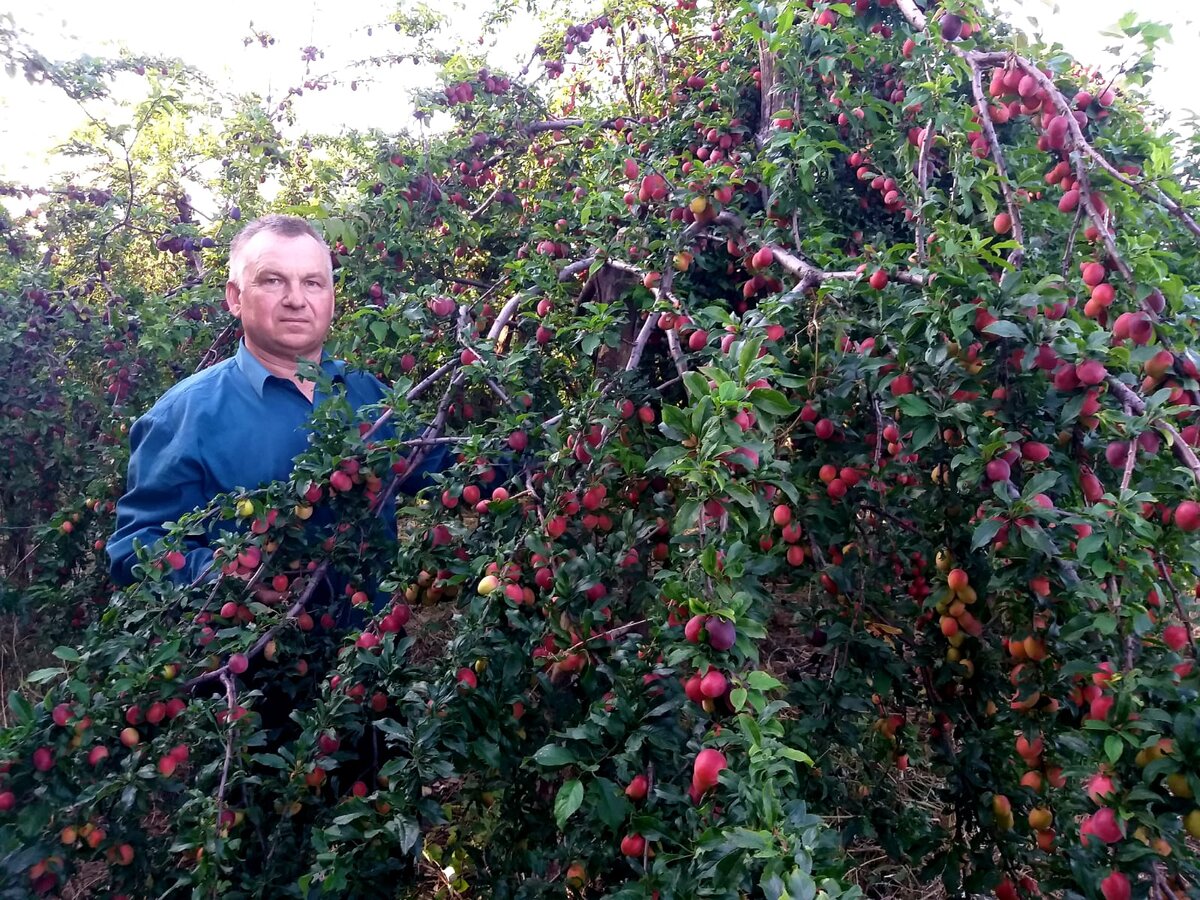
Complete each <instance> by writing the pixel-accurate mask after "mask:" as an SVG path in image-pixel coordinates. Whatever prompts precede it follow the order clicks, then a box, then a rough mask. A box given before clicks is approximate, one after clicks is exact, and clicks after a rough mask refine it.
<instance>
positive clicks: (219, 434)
mask: <svg viewBox="0 0 1200 900" xmlns="http://www.w3.org/2000/svg"><path fill="white" fill-rule="evenodd" d="M225 300H226V303H227V305H228V307H229V311H230V312H231V313H232V314H233V315H234V316H236V317H237V318H238V319H240V320H241V323H242V329H243V332H244V337H243V339H242V341H241V343H240V344H239V346H238V350H237V353H236V354H235V355H234V356H233V357H231V358H229V359H226V360H224V361H223V362H220V363H217V364H216V365H214V366H211V367H210V368H208V369H205V370H204V371H202V372H198V373H197V374H195V375H192V376H190V377H189V378H186V379H184V380H183V381H181V382H180V383H179V384H177V385H175V386H174V387H173V388H171V389H170V390H168V391H167V392H166V393H165V394H163V396H162V397H161V398H160V399H159V400H158V402H157V403H155V404H154V406H153V407H152V408H151V409H150V411H149V412H147V413H146V414H145V415H143V416H142V417H141V418H140V419H138V420H137V422H136V423H135V424H134V426H133V429H132V431H131V433H130V450H131V453H130V458H129V477H128V480H127V484H126V493H125V496H124V497H122V498H121V500H120V501H119V502H118V504H117V530H116V533H115V534H114V535H113V536H112V539H111V540H110V541H109V542H108V548H107V549H108V555H109V560H110V565H109V571H110V573H111V575H112V578H113V581H115V582H116V583H118V584H130V583H132V582H133V581H135V580H136V578H137V574H136V573H135V571H134V567H135V566H136V564H137V556H136V554H135V552H134V541H137V542H139V543H140V544H142V545H143V546H147V547H148V546H152V545H153V544H154V543H155V542H157V541H158V540H159V539H160V538H162V537H163V536H164V535H165V534H166V529H165V528H164V527H163V523H165V522H170V521H175V520H177V519H178V518H179V517H180V516H182V515H184V514H185V513H188V512H191V511H192V510H193V509H196V508H198V507H204V506H206V505H207V504H208V503H209V501H210V500H211V499H212V498H213V497H214V496H216V495H217V494H220V493H223V492H227V491H232V490H234V489H236V488H239V487H242V488H254V487H258V486H260V485H263V484H267V483H270V482H272V481H280V480H284V479H286V478H287V477H288V476H289V475H290V474H291V470H292V465H293V461H294V460H295V457H296V456H297V455H298V454H300V453H302V452H303V451H304V450H305V449H306V448H307V446H308V431H307V429H306V427H305V426H306V424H307V422H308V420H309V417H310V416H311V415H312V413H313V410H314V409H315V408H316V407H317V406H319V405H321V404H322V403H323V402H324V401H326V400H327V399H329V397H328V396H326V395H324V394H322V393H321V391H320V390H318V386H317V384H316V382H313V381H309V380H306V379H303V378H301V377H300V375H299V366H300V361H301V360H308V361H310V362H312V363H314V364H319V366H320V368H321V370H322V371H323V372H324V373H325V374H326V375H328V376H329V377H330V378H331V379H332V382H333V384H334V390H335V392H340V391H344V392H345V395H346V398H347V400H348V401H349V403H350V405H351V406H352V407H353V408H354V409H356V410H357V409H361V408H362V407H364V406H367V405H370V404H373V403H378V402H379V401H380V400H381V399H382V398H383V397H384V396H385V394H386V391H387V389H386V387H385V386H384V385H383V383H382V382H380V381H379V380H378V379H376V378H375V377H374V376H372V375H369V374H366V373H362V372H353V371H348V370H347V369H346V364H345V362H342V361H339V360H335V359H332V358H330V357H329V356H328V354H326V353H325V352H324V345H325V338H326V336H327V335H328V334H329V326H330V322H331V321H332V318H333V309H334V298H333V266H332V261H331V257H330V253H329V248H328V247H327V246H326V244H325V242H324V241H323V240H322V239H321V237H320V235H318V234H317V232H316V231H315V230H314V229H313V228H312V226H311V225H309V224H308V222H306V221H304V220H303V219H300V218H296V217H294V216H283V215H268V216H263V217H262V218H260V219H256V220H255V221H253V222H250V223H249V224H248V225H247V226H246V227H245V228H244V229H243V230H242V231H241V232H240V233H239V234H238V235H237V236H236V237H235V238H234V239H233V242H232V244H231V246H230V251H229V281H228V283H227V284H226V286H225ZM380 436H381V437H391V436H392V432H390V430H389V431H388V432H387V433H384V431H383V429H381V432H380ZM447 458H448V454H447V452H446V450H445V448H444V447H442V446H439V447H437V448H435V449H434V450H433V452H431V453H430V454H429V455H428V456H427V457H426V458H425V461H424V463H423V464H422V465H421V466H420V467H419V469H418V470H417V471H414V472H412V473H410V474H409V475H408V476H407V477H406V479H405V481H404V483H402V484H401V486H400V487H401V490H404V491H406V492H410V493H411V492H414V491H416V490H418V489H419V488H420V487H422V486H423V483H425V482H426V481H427V476H428V473H430V472H435V471H441V470H442V469H444V468H445V467H446V462H447ZM211 533H215V532H211ZM212 557H213V550H212V549H211V548H210V547H209V546H207V541H206V540H205V539H203V538H197V539H193V540H192V542H191V543H190V544H189V547H188V552H187V553H186V563H185V565H184V567H183V569H182V570H181V571H180V572H179V573H177V575H176V577H177V578H178V579H180V580H183V579H186V580H187V581H194V580H195V579H197V578H199V577H201V576H202V575H203V574H204V573H205V571H206V570H208V569H209V567H210V564H211V562H212ZM258 599H260V600H261V601H263V602H266V603H271V602H275V601H278V600H279V599H280V597H279V595H277V594H275V593H274V592H273V591H271V590H269V589H268V588H267V587H265V586H263V587H260V588H259V589H258Z"/></svg>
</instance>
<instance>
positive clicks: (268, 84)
mask: <svg viewBox="0 0 1200 900" xmlns="http://www.w3.org/2000/svg"><path fill="white" fill-rule="evenodd" d="M995 2H997V3H998V5H999V6H1000V7H1001V8H1003V9H1004V10H1005V11H1006V12H1007V13H1008V14H1009V16H1010V20H1011V21H1012V22H1013V23H1014V24H1015V25H1016V26H1017V27H1019V28H1021V29H1022V30H1033V31H1036V32H1040V33H1041V34H1043V35H1044V36H1045V37H1046V38H1047V39H1049V40H1054V41H1058V42H1060V43H1062V44H1063V45H1064V46H1065V47H1066V48H1067V50H1068V51H1070V52H1071V53H1073V54H1074V55H1075V56H1076V57H1077V58H1078V59H1080V60H1081V61H1082V62H1084V63H1086V64H1090V65H1096V66H1099V67H1101V70H1102V71H1103V72H1105V73H1106V74H1107V73H1112V72H1114V71H1115V70H1116V69H1117V68H1118V66H1119V63H1120V61H1121V60H1127V59H1128V58H1129V57H1130V54H1129V53H1128V52H1126V53H1125V54H1123V55H1119V56H1113V55H1111V54H1108V53H1107V52H1106V48H1108V47H1111V46H1115V45H1117V44H1118V43H1119V42H1117V41H1115V40H1114V39H1113V38H1111V37H1106V36H1104V35H1103V34H1102V32H1103V31H1105V30H1109V29H1110V28H1111V26H1112V25H1113V24H1114V23H1115V22H1116V21H1117V20H1118V19H1119V18H1120V17H1121V16H1122V15H1123V14H1124V13H1126V12H1127V11H1129V10H1130V9H1131V8H1132V9H1135V10H1136V12H1137V13H1138V15H1139V16H1140V17H1141V18H1142V19H1147V20H1151V21H1156V22H1161V23H1164V24H1168V25H1170V26H1171V28H1172V32H1173V43H1172V44H1167V45H1164V46H1162V47H1160V49H1159V51H1158V54H1157V59H1158V60H1159V62H1160V65H1161V67H1162V68H1161V71H1160V72H1159V74H1158V75H1157V76H1156V77H1155V79H1154V81H1153V82H1152V84H1151V86H1150V93H1151V96H1152V97H1153V98H1154V100H1155V102H1156V103H1157V104H1159V105H1160V106H1162V107H1163V108H1165V109H1166V110H1168V111H1169V112H1170V114H1171V118H1172V121H1173V122H1175V123H1176V124H1177V126H1178V125H1180V124H1182V123H1183V122H1184V121H1185V119H1186V117H1187V116H1188V114H1189V110H1190V111H1192V112H1198V113H1200V108H1198V107H1200V104H1197V103H1196V101H1195V99H1194V93H1193V87H1192V81H1193V80H1194V79H1193V78H1191V77H1190V76H1192V74H1193V73H1194V72H1195V67H1196V60H1197V59H1200V24H1198V23H1200V4H1197V3H1195V0H1136V2H1135V0H995ZM431 5H432V6H433V8H435V9H438V10H446V11H449V13H450V15H451V16H452V17H453V20H454V21H455V22H459V23H461V28H462V29H463V31H464V33H465V34H466V35H467V36H473V34H472V32H473V31H475V29H477V28H478V23H479V21H480V19H481V16H482V14H483V13H484V11H485V10H486V9H488V8H490V6H491V3H490V2H489V0H441V2H438V3H436V4H431ZM414 6H415V4H411V3H409V4H406V6H405V8H406V10H411V9H412V8H413V7H414ZM393 8H394V7H391V6H389V5H388V4H387V3H368V2H346V0H338V2H334V0H252V2H249V3H247V2H245V0H209V2H208V3H206V4H204V6H203V7H202V8H199V7H186V6H185V7H180V6H171V5H164V4H162V3H159V2H157V0H121V2H120V3H117V4H112V3H97V2H94V0H86V2H85V0H42V2H41V3H40V4H38V5H37V6H35V5H32V4H30V5H28V6H26V7H24V8H23V9H21V10H20V11H19V12H17V13H15V14H14V15H15V17H16V24H17V26H18V27H19V28H22V29H24V30H26V31H28V32H30V33H31V35H32V42H33V44H34V46H36V47H38V48H39V50H41V52H43V53H45V54H46V55H47V56H50V57H51V58H54V59H67V58H72V57H76V56H78V55H80V54H84V53H87V54H92V55H103V54H113V53H116V52H117V51H118V50H119V49H120V48H121V47H126V48H128V49H129V50H131V51H134V52H138V53H155V54H161V55H163V56H169V57H179V58H181V59H183V60H184V61H185V62H187V63H190V64H191V65H193V66H195V67H197V68H198V69H200V70H201V71H204V72H206V73H208V74H209V75H210V76H212V77H213V78H214V79H216V81H217V83H218V84H219V85H221V86H222V87H224V88H226V89H227V90H229V91H230V92H231V93H248V92H256V93H259V94H261V95H263V96H264V97H265V96H270V97H272V99H274V100H278V99H279V97H280V96H281V95H282V94H283V93H285V92H286V90H287V89H288V88H289V87H290V86H292V85H296V84H300V83H302V82H303V81H304V78H305V71H306V70H305V67H306V63H305V61H304V60H303V58H302V48H305V47H310V46H312V47H316V48H317V49H318V50H319V51H321V52H322V53H323V54H324V56H323V58H318V59H317V60H316V61H315V62H313V63H312V74H314V75H316V74H323V73H326V72H329V71H338V72H339V75H340V76H341V77H344V78H345V79H346V80H347V82H348V81H349V79H351V78H354V77H356V75H357V76H358V77H361V78H362V79H363V83H362V84H360V85H359V88H358V90H356V91H351V90H350V89H349V87H348V84H344V85H342V86H338V87H335V88H331V89H329V90H327V91H306V92H305V94H304V96H302V97H300V98H297V99H296V100H295V110H296V115H297V121H298V122H299V124H300V127H302V128H303V129H305V130H308V131H312V132H337V131H340V130H342V129H344V128H360V129H365V128H380V129H382V130H384V131H395V130H398V129H399V128H401V127H404V126H405V125H408V124H411V122H412V120H411V117H410V112H411V103H409V102H408V100H407V98H406V90H407V89H409V88H412V87H414V86H418V85H427V84H429V83H431V81H432V79H433V77H434V76H435V74H436V73H435V72H434V70H433V68H432V67H431V66H422V67H416V66H413V65H412V64H411V63H405V64H402V65H398V66H393V67H384V68H372V69H370V70H369V71H365V72H361V73H354V72H352V71H350V70H348V69H346V67H347V66H348V65H349V64H350V63H351V62H353V61H354V60H358V59H362V58H365V57H368V56H371V55H376V54H383V53H387V52H392V51H398V50H401V49H403V44H402V41H403V39H402V38H401V37H400V36H399V35H397V34H396V33H395V32H394V30H393V29H392V27H391V26H390V25H387V24H386V22H385V19H386V16H387V14H388V13H389V12H390V11H391V10H392V9H393ZM1030 19H1034V20H1036V22H1037V26H1036V28H1035V27H1034V26H1032V25H1031V24H1030V21H1029V20H1030ZM251 23H253V24H251ZM368 29H371V30H372V31H373V33H372V34H368ZM256 31H257V32H259V33H263V32H266V33H269V34H270V35H271V36H272V37H274V38H275V43H274V44H273V45H271V46H269V47H266V48H264V47H263V46H261V45H260V43H259V42H258V41H257V40H254V38H253V35H254V33H255V32H256ZM247 39H249V43H247ZM532 43H533V41H532V30H531V28H530V18H529V17H528V16H524V15H522V16H520V17H519V19H518V22H517V23H516V24H515V25H514V26H512V27H510V28H509V29H508V30H507V32H506V33H505V34H504V35H503V36H502V37H501V38H500V39H499V40H498V41H497V42H496V43H495V44H494V45H493V46H494V51H493V52H494V56H495V58H496V59H497V61H500V62H505V61H507V62H509V63H516V62H517V60H518V59H520V60H521V61H522V62H523V61H524V58H525V56H526V55H527V54H528V53H529V51H530V50H531V47H532ZM1128 46H1129V45H1127V47H1128ZM518 64H519V63H518ZM131 87H133V86H131ZM83 121H84V119H83V115H82V112H81V111H80V109H79V107H78V106H76V105H75V104H74V103H73V102H72V101H70V100H68V99H66V98H64V97H63V96H62V95H61V94H59V93H58V92H56V91H55V90H54V89H53V88H51V87H45V86H31V85H28V84H27V83H26V82H25V81H24V79H23V78H21V77H20V76H18V77H17V78H15V79H9V78H5V77H4V76H0V178H4V179H12V180H17V181H21V182H24V183H34V184H36V183H40V182H42V181H44V180H45V178H46V176H47V173H48V172H49V171H50V170H49V169H48V164H49V163H48V161H49V160H50V159H51V158H52V152H53V148H54V147H55V145H57V144H58V143H60V142H61V141H62V140H63V139H64V138H65V137H66V136H67V135H68V134H69V133H70V131H71V130H72V129H73V128H75V127H76V126H78V125H79V124H81V123H82V122H83Z"/></svg>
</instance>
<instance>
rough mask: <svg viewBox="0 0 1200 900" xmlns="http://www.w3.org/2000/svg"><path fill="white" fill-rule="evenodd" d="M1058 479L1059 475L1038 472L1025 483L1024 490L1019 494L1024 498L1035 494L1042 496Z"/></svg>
mask: <svg viewBox="0 0 1200 900" xmlns="http://www.w3.org/2000/svg"><path fill="white" fill-rule="evenodd" d="M1058 479H1059V474H1058V473H1057V472H1038V474H1036V475H1034V476H1033V477H1032V478H1031V479H1029V481H1028V482H1026V484H1025V490H1024V491H1022V492H1021V493H1022V495H1023V496H1024V497H1026V498H1028V497H1033V496H1035V495H1037V494H1044V493H1046V491H1048V490H1050V488H1052V487H1054V485H1055V484H1057V483H1058Z"/></svg>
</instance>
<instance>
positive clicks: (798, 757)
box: [779, 747, 813, 766]
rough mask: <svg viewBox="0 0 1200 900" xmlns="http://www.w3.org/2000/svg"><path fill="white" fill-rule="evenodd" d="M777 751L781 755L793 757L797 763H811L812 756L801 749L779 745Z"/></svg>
mask: <svg viewBox="0 0 1200 900" xmlns="http://www.w3.org/2000/svg"><path fill="white" fill-rule="evenodd" d="M779 753H780V755H781V756H786V757H787V758H788V759H793V760H795V761H796V762H798V763H804V765H806V766H811V765H812V764H813V758H812V757H811V756H809V755H808V754H807V753H805V752H804V751H803V750H797V749H796V748H795V747H780V748H779Z"/></svg>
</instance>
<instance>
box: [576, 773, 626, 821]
mask: <svg viewBox="0 0 1200 900" xmlns="http://www.w3.org/2000/svg"><path fill="white" fill-rule="evenodd" d="M586 794H587V802H588V813H589V814H590V815H595V816H596V817H597V818H598V819H599V820H600V821H601V822H603V823H604V824H605V825H607V826H608V827H609V828H612V829H616V828H618V827H619V826H620V825H621V823H622V822H624V821H625V819H626V817H627V816H628V815H629V801H628V800H626V799H625V794H624V793H622V791H621V789H620V788H619V787H617V785H616V784H614V783H613V782H611V781H609V780H608V779H607V778H596V779H594V780H593V781H591V782H590V783H589V784H588V786H587V791H586Z"/></svg>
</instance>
